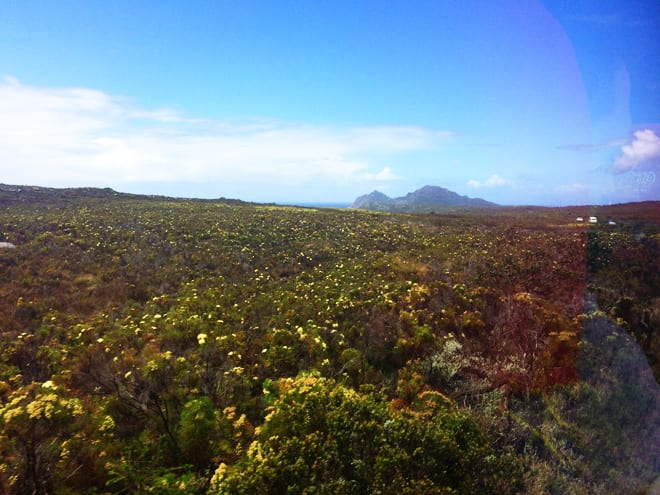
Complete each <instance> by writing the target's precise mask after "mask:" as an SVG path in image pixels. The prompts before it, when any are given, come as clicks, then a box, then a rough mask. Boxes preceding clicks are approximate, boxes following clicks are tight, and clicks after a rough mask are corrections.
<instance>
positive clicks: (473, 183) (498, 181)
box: [467, 174, 513, 189]
mask: <svg viewBox="0 0 660 495" xmlns="http://www.w3.org/2000/svg"><path fill="white" fill-rule="evenodd" d="M467 185H468V187H473V188H475V189H478V188H481V187H501V186H512V185H513V181H512V180H509V179H505V178H504V177H501V176H499V175H497V174H494V175H491V176H490V177H489V178H488V179H486V180H485V181H483V182H481V181H478V180H475V179H471V180H469V181H467Z"/></svg>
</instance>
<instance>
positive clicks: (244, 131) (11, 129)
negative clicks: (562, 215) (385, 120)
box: [0, 77, 451, 188]
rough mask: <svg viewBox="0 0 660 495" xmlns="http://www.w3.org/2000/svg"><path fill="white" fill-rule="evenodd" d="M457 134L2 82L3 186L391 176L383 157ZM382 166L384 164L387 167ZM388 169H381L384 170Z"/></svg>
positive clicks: (0, 136)
mask: <svg viewBox="0 0 660 495" xmlns="http://www.w3.org/2000/svg"><path fill="white" fill-rule="evenodd" d="M450 136H451V133H449V132H447V131H438V130H432V129H426V128H423V127H416V126H373V127H353V128H350V127H348V128H336V127H324V126H313V125H294V124H287V123H282V122H276V121H268V120H256V119H255V120H253V121H249V122H231V121H217V120H203V119H191V118H187V117H185V116H183V115H180V114H179V113H178V112H176V111H174V110H171V109H167V108H163V109H155V110H149V109H142V108H137V107H136V106H134V105H133V104H131V103H130V102H129V101H127V100H125V99H122V98H118V97H114V96H111V95H108V94H106V93H104V92H101V91H96V90H92V89H86V88H64V89H57V88H55V89H54V88H40V87H33V86H27V85H23V84H21V83H20V82H18V81H16V80H15V79H11V78H7V77H6V78H4V81H0V156H2V159H3V167H2V172H1V173H0V182H6V183H16V184H39V185H50V186H72V185H75V186H78V185H102V186H107V185H109V186H111V187H122V185H126V184H131V183H136V184H137V183H154V182H160V183H176V182H192V183H201V182H210V181H215V182H219V183H227V182H231V183H234V184H237V183H244V184H249V183H251V182H259V183H261V184H268V185H272V187H275V188H276V187H277V185H278V183H287V185H291V183H300V184H302V183H306V182H309V181H317V182H319V183H322V182H323V181H333V182H334V183H349V182H351V183H355V182H360V181H362V182H366V181H374V180H377V181H392V180H397V179H399V177H398V176H397V175H396V174H395V173H394V172H393V171H392V169H391V168H389V167H384V168H383V166H382V160H383V158H384V157H386V156H388V155H391V154H395V153H405V152H407V151H413V150H419V149H424V148H432V147H434V146H437V145H439V144H441V143H442V142H444V141H445V140H446V139H448V138H449V137H450ZM379 162H380V163H379ZM378 170H380V171H378Z"/></svg>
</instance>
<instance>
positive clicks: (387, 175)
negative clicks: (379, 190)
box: [362, 167, 403, 182]
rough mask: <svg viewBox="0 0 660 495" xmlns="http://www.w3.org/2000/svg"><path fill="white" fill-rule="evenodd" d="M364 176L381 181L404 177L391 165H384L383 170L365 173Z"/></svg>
mask: <svg viewBox="0 0 660 495" xmlns="http://www.w3.org/2000/svg"><path fill="white" fill-rule="evenodd" d="M362 177H363V178H364V179H365V180H368V181H381V182H389V181H395V180H402V179H403V177H400V176H398V175H396V174H395V173H394V172H393V171H392V169H391V168H390V167H384V168H383V170H381V171H380V172H378V173H376V174H371V173H366V174H363V176H362Z"/></svg>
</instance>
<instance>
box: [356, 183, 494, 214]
mask: <svg viewBox="0 0 660 495" xmlns="http://www.w3.org/2000/svg"><path fill="white" fill-rule="evenodd" d="M493 206H498V205H497V204H495V203H491V202H490V201H486V200H485V199H482V198H471V197H468V196H461V195H460V194H458V193H456V192H454V191H450V190H449V189H446V188H444V187H440V186H429V185H427V186H423V187H421V188H419V189H417V190H415V191H413V192H409V193H408V194H406V195H405V196H400V197H398V198H390V197H389V196H387V195H386V194H384V193H382V192H380V191H373V192H371V193H369V194H364V195H362V196H359V197H358V198H356V199H355V201H353V204H352V205H351V208H355V209H360V210H373V211H388V212H431V211H434V210H435V209H438V208H441V209H444V208H454V207H460V208H476V207H480V208H484V207H486V208H488V207H493Z"/></svg>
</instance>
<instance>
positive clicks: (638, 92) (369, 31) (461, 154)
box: [0, 0, 660, 205]
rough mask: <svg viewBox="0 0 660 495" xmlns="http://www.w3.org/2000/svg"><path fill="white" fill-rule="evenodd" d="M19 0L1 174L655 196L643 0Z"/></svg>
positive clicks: (21, 178)
mask: <svg viewBox="0 0 660 495" xmlns="http://www.w3.org/2000/svg"><path fill="white" fill-rule="evenodd" d="M31 3H32V2H31V0H26V2H25V3H21V4H12V5H11V6H8V7H6V8H5V11H4V14H3V17H2V18H0V44H2V45H3V46H6V47H10V49H8V50H3V51H2V52H1V53H0V158H1V159H2V162H3V166H2V168H0V182H4V183H10V184H35V185H44V186H54V187H73V186H98V187H113V188H114V189H117V190H120V191H126V192H136V193H147V194H166V195H172V196H194V197H207V198H214V197H220V196H224V197H235V198H240V199H244V200H248V201H263V202H270V201H275V202H290V203H296V202H299V203H302V202H351V201H352V200H353V199H354V198H355V197H357V196H358V195H361V194H364V193H366V192H369V191H371V190H373V189H378V190H382V191H383V192H386V193H387V194H388V195H394V196H396V195H403V194H405V193H406V192H409V191H412V190H414V189H416V188H418V187H421V186H423V185H426V184H430V185H440V186H443V187H447V188H449V189H452V190H454V191H456V192H458V193H460V194H467V195H470V196H480V197H483V198H484V199H487V200H490V201H494V202H498V203H501V204H542V205H560V204H585V203H606V202H610V203H613V202H626V201H641V200H647V199H660V185H659V183H660V176H659V175H660V114H659V113H660V105H655V104H654V102H655V103H657V102H658V89H657V88H658V87H660V86H658V80H659V79H660V67H659V66H658V63H657V62H652V61H653V60H660V51H659V49H658V46H656V45H657V44H653V43H649V42H648V40H649V39H656V40H657V32H660V29H656V28H660V26H659V25H658V23H659V22H660V21H659V19H660V15H657V16H655V15H654V14H655V13H657V14H660V8H658V6H657V4H655V3H653V2H652V1H650V0H648V1H647V0H641V1H640V4H639V5H637V6H636V7H635V8H633V7H631V6H629V5H628V4H627V3H626V2H624V1H623V0H621V1H616V2H613V3H611V4H610V5H608V6H603V5H601V4H600V3H599V2H595V1H593V2H591V1H588V2H585V3H583V4H580V5H579V6H574V7H570V8H569V7H567V6H566V4H565V3H563V2H559V1H555V0H549V1H546V2H540V1H537V0H529V1H527V2H523V3H506V2H504V3H502V4H499V3H498V4H492V3H488V4H482V3H480V2H478V1H475V4H474V6H475V7H476V6H481V8H474V9H473V8H469V6H466V5H464V4H460V5H450V4H445V3H442V4H437V5H435V4H434V5H429V4H428V3H426V2H422V1H417V0H411V2H392V3H391V4H388V5H387V6H385V5H383V6H382V8H380V9H378V10H373V9H369V8H367V7H366V6H365V5H362V4H359V5H355V4H353V3H345V2H343V1H340V0H338V1H337V2H333V3H331V4H327V5H325V4H323V5H320V4H319V5H316V6H315V7H314V8H312V7H309V6H308V7H305V8H302V7H300V6H297V7H296V6H294V5H292V4H286V3H285V4H282V5H280V6H279V7H277V8H275V7H274V6H273V5H272V4H271V3H270V2H262V1H260V0H255V1H254V2H249V5H248V4H245V5H244V4H240V5H230V4H218V5H215V4H214V5H212V6H209V5H206V6H205V7H204V8H201V6H200V5H192V6H183V5H178V6H170V7H167V8H162V7H161V6H159V4H155V3H150V2H148V1H147V2H145V3H144V4H142V5H141V6H135V5H133V4H130V3H128V2H122V1H120V2H119V3H118V4H117V5H114V6H109V5H104V6H103V7H101V8H99V9H95V8H92V7H90V6H89V5H87V4H86V3H85V2H82V1H79V0H72V1H71V2H70V3H67V4H63V5H62V6H57V5H56V4H52V5H51V4H49V5H41V4H40V7H39V8H40V9H42V10H44V12H42V13H43V15H44V16H45V17H44V18H46V17H47V18H49V19H50V22H49V24H48V25H45V24H44V25H38V24H35V23H34V18H33V16H32V15H31V8H36V7H35V5H30V4H31ZM486 5H487V7H486ZM46 11H47V12H46ZM74 11H75V13H76V15H77V16H78V20H77V21H76V22H73V21H72V18H71V16H70V15H69V14H71V13H72V12H74ZM349 11H350V14H351V15H350V16H347V14H348V12H349ZM129 14H130V15H129ZM129 18H130V19H131V22H128V21H127V19H129ZM3 19H4V20H3ZM230 19H231V22H229V20H230ZM603 20H607V22H604V21H603ZM382 33H389V34H388V36H386V37H384V36H383V35H382ZM474 33H480V35H479V36H478V37H475V36H474ZM653 33H656V34H653ZM654 36H655V38H654ZM154 41H157V43H155V42H154ZM624 41H625V42H624ZM594 46H597V47H598V49H593V47H594ZM62 54H64V55H62ZM504 54H506V55H504ZM655 55H658V56H657V57H655ZM640 60H647V61H648V60H650V61H651V62H650V63H642V62H640ZM197 74H199V75H197ZM654 88H655V89H654ZM657 176H659V177H657Z"/></svg>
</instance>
